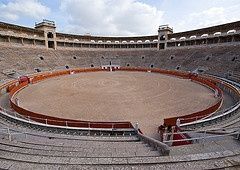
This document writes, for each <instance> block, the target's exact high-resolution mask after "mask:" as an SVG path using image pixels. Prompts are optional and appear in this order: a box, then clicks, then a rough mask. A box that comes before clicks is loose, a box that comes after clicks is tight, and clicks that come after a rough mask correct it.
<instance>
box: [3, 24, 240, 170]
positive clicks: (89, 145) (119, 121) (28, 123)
mask: <svg viewBox="0 0 240 170" xmlns="http://www.w3.org/2000/svg"><path fill="white" fill-rule="evenodd" d="M239 54H240V22H239V21H237V22H232V23H227V24H222V25H217V26H213V27H208V28H202V29H198V30H190V31H186V32H179V33H174V32H173V29H172V28H171V27H169V26H168V25H163V26H160V27H159V29H158V34H157V35H151V36H138V37H110V36H109V37H104V36H92V35H72V34H65V33H59V32H56V25H55V23H54V22H53V21H49V20H43V22H40V23H36V24H35V28H29V27H23V26H19V25H14V24H10V23H4V22H0V169H9V170H15V169H144V170H145V169H173V170H175V169H187V170H188V169H196V170H198V169H239V167H240V149H239V148H240V110H239V109H240V60H239V59H240V57H239Z"/></svg>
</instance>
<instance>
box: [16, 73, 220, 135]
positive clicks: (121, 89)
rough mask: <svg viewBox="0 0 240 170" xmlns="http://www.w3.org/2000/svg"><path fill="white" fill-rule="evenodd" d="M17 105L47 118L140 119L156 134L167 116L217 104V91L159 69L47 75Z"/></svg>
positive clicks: (19, 95)
mask: <svg viewBox="0 0 240 170" xmlns="http://www.w3.org/2000/svg"><path fill="white" fill-rule="evenodd" d="M15 98H17V99H18V100H19V106H20V107H23V108H25V109H27V110H30V111H32V112H35V113H41V114H44V115H48V116H53V117H59V118H66V119H76V120H84V121H102V122H113V121H115V122H117V121H119V122H122V121H130V122H133V123H139V125H140V128H141V130H142V131H143V132H144V133H146V134H147V135H149V136H151V137H155V138H156V137H157V136H158V134H157V128H158V126H159V125H161V124H163V119H164V118H168V117H174V116H183V115H187V114H190V113H194V112H198V111H201V110H204V109H206V108H208V107H210V106H212V105H214V104H215V103H216V101H217V99H216V98H215V97H214V92H213V91H212V90H211V89H209V88H207V87H205V86H202V85H201V84H198V83H197V82H193V81H191V80H189V79H182V78H177V77H173V76H167V75H162V74H159V73H148V72H126V71H115V72H105V71H103V72H89V73H80V74H73V75H67V76H60V77H56V78H51V79H47V80H44V81H41V82H39V83H37V84H33V85H30V86H28V87H26V88H25V89H23V90H21V91H20V92H18V93H17V94H16V95H15Z"/></svg>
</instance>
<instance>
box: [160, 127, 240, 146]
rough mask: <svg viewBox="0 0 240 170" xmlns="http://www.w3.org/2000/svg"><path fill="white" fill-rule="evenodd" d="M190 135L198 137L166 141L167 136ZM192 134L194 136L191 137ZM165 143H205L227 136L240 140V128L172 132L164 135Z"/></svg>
mask: <svg viewBox="0 0 240 170" xmlns="http://www.w3.org/2000/svg"><path fill="white" fill-rule="evenodd" d="M227 130H231V132H227ZM181 134H188V135H189V136H198V137H191V138H186V139H177V140H173V139H171V140H166V139H167V136H172V135H181ZM191 134H192V135H191ZM163 136H164V137H163V143H165V144H169V143H173V142H184V141H192V142H194V143H199V142H201V141H202V142H205V141H206V140H207V139H216V138H219V137H227V136H236V139H237V140H240V126H235V127H231V128H212V129H208V130H199V131H181V132H172V133H164V135H163Z"/></svg>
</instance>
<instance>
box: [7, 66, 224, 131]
mask: <svg viewBox="0 0 240 170" xmlns="http://www.w3.org/2000/svg"><path fill="white" fill-rule="evenodd" d="M118 70H119V71H140V72H147V71H150V72H154V73H161V74H167V75H171V76H178V77H181V78H187V79H191V80H192V81H196V82H198V83H201V84H204V85H206V86H207V87H209V88H212V89H214V90H216V91H218V93H219V100H218V102H217V103H216V104H214V105H213V106H211V107H209V108H207V109H205V110H203V111H200V112H196V113H192V114H189V115H186V116H181V117H172V118H168V119H164V123H165V124H166V125H172V126H173V125H175V124H176V120H177V118H183V119H185V120H183V121H185V122H183V121H181V122H183V123H186V122H191V121H194V120H195V119H196V116H200V117H201V116H207V115H209V114H211V113H213V112H215V111H216V110H217V109H218V108H219V107H220V106H221V103H222V91H221V89H220V88H218V87H217V86H216V85H215V84H214V83H215V82H214V81H213V80H208V79H207V78H205V77H200V76H195V75H192V74H191V73H188V72H181V71H172V70H162V69H145V68H130V67H122V68H120V69H117V70H116V71H118ZM96 71H106V70H102V69H101V68H83V69H82V68H80V69H72V70H64V71H56V72H48V73H41V74H39V75H36V76H33V78H32V80H31V82H32V83H37V82H39V81H42V80H45V79H47V78H52V77H57V76H61V75H68V74H71V72H74V73H81V72H96ZM25 86H27V84H24V83H21V84H19V85H18V86H16V87H13V88H11V91H10V96H11V100H10V102H11V106H12V108H13V109H14V110H15V111H17V112H18V113H20V114H22V115H25V116H28V117H30V118H31V119H32V120H35V121H37V122H41V123H47V124H51V125H60V126H66V125H67V126H73V127H91V128H132V127H133V126H132V124H131V123H130V122H89V121H81V120H70V119H63V118H57V117H52V116H47V115H43V114H40V113H34V112H31V111H28V110H26V109H24V108H21V107H19V106H17V105H16V104H15V103H14V101H13V100H12V99H13V95H14V94H15V92H17V91H18V90H19V89H21V88H23V87H25Z"/></svg>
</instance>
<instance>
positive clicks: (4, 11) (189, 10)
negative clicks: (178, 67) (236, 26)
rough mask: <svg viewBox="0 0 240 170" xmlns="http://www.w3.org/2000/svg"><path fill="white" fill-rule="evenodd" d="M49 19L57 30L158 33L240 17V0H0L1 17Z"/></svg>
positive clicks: (10, 20) (31, 20) (12, 20)
mask: <svg viewBox="0 0 240 170" xmlns="http://www.w3.org/2000/svg"><path fill="white" fill-rule="evenodd" d="M42 19H49V20H53V21H55V22H56V25H57V31H58V32H64V33H74V34H86V33H90V34H92V35H105V36H106V35H115V36H134V35H152V34H157V29H158V26H159V25H164V24H169V26H171V27H173V29H174V32H180V31H187V30H191V29H197V28H203V27H207V26H212V25H217V24H223V23H227V22H232V21H238V20H240V0H0V21H3V22H8V23H13V24H18V25H23V26H28V27H34V24H35V22H40V21H42Z"/></svg>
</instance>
